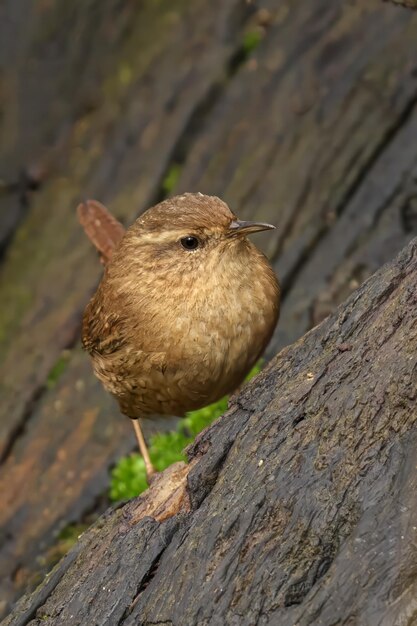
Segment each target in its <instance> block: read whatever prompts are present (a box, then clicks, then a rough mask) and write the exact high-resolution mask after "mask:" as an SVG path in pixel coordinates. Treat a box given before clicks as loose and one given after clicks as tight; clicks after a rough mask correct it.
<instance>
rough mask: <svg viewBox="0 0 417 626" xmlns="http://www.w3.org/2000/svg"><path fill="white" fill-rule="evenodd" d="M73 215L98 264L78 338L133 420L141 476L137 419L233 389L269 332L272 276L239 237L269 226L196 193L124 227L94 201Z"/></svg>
mask: <svg viewBox="0 0 417 626" xmlns="http://www.w3.org/2000/svg"><path fill="white" fill-rule="evenodd" d="M78 215H79V218H80V221H81V223H82V224H83V226H84V228H85V230H86V232H87V234H88V236H89V237H90V239H91V240H92V241H93V243H94V244H95V246H96V247H97V248H98V250H99V252H100V253H101V256H102V260H103V261H104V263H105V265H106V266H105V270H104V275H103V278H102V280H101V283H100V285H99V287H98V289H97V292H96V293H95V295H94V296H93V298H92V299H91V301H90V303H89V304H88V306H87V308H86V310H85V313H84V321H83V346H84V348H85V349H86V350H87V351H88V352H89V353H90V355H91V357H92V361H93V367H94V371H95V374H96V375H97V377H98V378H99V379H100V380H101V381H102V383H103V385H104V386H105V388H106V389H107V390H108V391H110V393H111V394H113V396H114V397H115V398H116V399H117V400H118V402H119V405H120V409H121V411H122V413H124V414H125V415H127V416H128V417H130V418H132V419H133V420H134V422H133V423H134V426H135V432H136V435H137V437H138V442H139V448H140V451H141V453H142V455H143V457H144V460H145V465H146V471H147V475H148V479H149V477H150V476H151V474H152V473H153V472H154V469H153V467H152V464H151V461H150V458H149V454H148V451H147V448H146V445H145V441H144V438H143V435H142V432H141V429H140V426H139V423H138V419H139V418H146V417H152V415H155V414H158V415H161V414H162V415H176V416H183V415H184V414H185V413H186V412H187V411H191V410H194V409H198V408H200V407H203V406H205V405H208V404H210V403H212V402H214V401H216V400H218V399H219V398H221V397H222V396H224V395H225V394H227V393H230V392H232V391H234V390H235V389H236V388H237V387H238V386H239V385H240V384H241V382H242V381H243V380H244V378H245V376H246V374H247V373H248V372H249V370H250V369H251V367H252V366H253V365H254V364H255V363H256V361H257V360H258V359H259V357H260V355H261V354H262V352H263V351H264V349H265V347H266V345H267V343H268V342H269V340H270V338H271V335H272V333H273V330H274V328H275V325H276V323H277V320H278V314H279V301H280V289H279V284H278V281H277V279H276V276H275V274H274V272H273V270H272V268H271V267H270V265H269V263H268V261H267V259H266V257H265V256H264V255H263V254H262V253H261V252H260V251H259V250H258V249H257V248H256V247H255V246H254V245H253V244H252V243H251V242H250V241H249V240H248V239H247V235H249V234H251V233H256V232H259V231H262V230H267V229H272V228H274V226H271V225H270V224H263V223H258V222H245V221H239V220H238V219H237V217H236V216H235V215H234V214H233V213H232V212H231V211H230V209H229V207H228V206H227V205H226V204H225V203H224V202H222V201H221V200H220V199H219V198H216V197H212V196H205V195H203V194H200V193H197V194H191V193H187V194H184V195H181V196H177V197H175V198H171V199H169V200H165V201H164V202H161V203H160V204H158V205H156V206H154V207H152V208H151V209H149V210H148V211H146V212H145V213H143V215H141V217H140V218H139V219H137V220H136V222H135V223H134V224H133V225H132V226H131V227H130V228H129V229H128V230H127V231H125V232H124V229H123V226H122V225H121V224H120V223H119V222H118V221H117V220H116V219H115V218H114V217H112V216H111V215H110V213H109V212H108V211H107V209H106V208H105V207H103V205H100V204H99V203H97V202H94V201H89V202H87V203H83V204H81V205H80V206H79V207H78Z"/></svg>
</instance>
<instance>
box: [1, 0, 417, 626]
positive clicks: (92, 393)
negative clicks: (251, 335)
mask: <svg viewBox="0 0 417 626" xmlns="http://www.w3.org/2000/svg"><path fill="white" fill-rule="evenodd" d="M260 7H262V8H261V10H259V9H260ZM10 11H11V13H10ZM8 14H10V15H11V16H12V19H9V18H8ZM3 17H4V19H2V18H3ZM248 35H249V37H248ZM257 38H259V42H258V45H257V46H256V45H255V47H252V46H253V44H254V43H255V44H256V40H257ZM0 41H1V42H2V45H1V46H0V48H1V50H2V51H3V56H2V57H1V59H0V65H1V67H2V68H4V72H3V70H2V78H1V85H2V86H1V92H2V97H1V105H0V108H1V115H0V135H1V136H2V141H1V142H0V178H1V179H2V180H1V181H0V230H2V233H3V232H4V233H5V237H6V240H7V249H6V250H4V248H3V256H2V258H1V259H0V263H1V265H0V302H1V305H0V396H1V402H0V493H1V495H2V506H1V507H0V537H1V541H0V619H1V618H2V617H3V616H4V615H5V614H6V612H7V611H9V610H10V608H11V606H12V605H13V602H14V601H15V600H16V599H17V598H18V597H19V596H20V595H21V594H22V593H24V590H26V589H28V588H33V587H34V585H35V584H37V583H38V582H39V580H40V579H41V577H42V576H43V575H44V574H45V572H46V571H49V570H50V568H51V564H52V563H53V562H54V559H55V550H56V547H55V544H56V541H57V536H58V535H59V533H60V531H61V529H63V528H65V526H66V525H68V524H71V523H79V522H81V523H84V522H89V521H90V514H91V511H94V512H95V511H97V510H98V509H99V508H100V509H101V506H102V503H103V500H104V499H105V494H106V493H107V490H108V483H109V476H108V471H109V468H110V467H111V466H112V465H113V464H114V463H115V462H116V460H117V459H119V458H120V456H122V455H124V454H127V453H128V452H129V451H131V450H132V449H133V447H134V445H135V441H134V437H133V434H132V433H131V430H132V429H131V426H130V424H129V423H128V421H127V420H125V419H123V418H122V417H121V416H120V414H119V411H118V409H117V408H116V406H115V405H114V403H113V400H112V398H111V397H110V396H109V395H108V394H106V393H105V392H104V390H103V388H102V386H101V384H100V382H99V381H97V380H96V379H95V377H94V375H93V372H92V369H91V364H90V362H89V359H88V358H87V355H85V354H83V353H82V351H81V349H80V347H79V343H78V340H79V335H80V320H81V314H82V310H83V308H84V307H85V305H86V303H87V301H88V298H89V295H90V294H91V293H92V292H93V291H94V289H95V286H96V284H97V281H98V279H99V275H100V271H101V270H100V264H99V263H98V261H97V258H96V255H95V253H94V251H93V250H92V247H91V246H90V245H89V243H88V241H87V240H86V238H85V236H84V234H83V232H82V229H81V228H80V226H79V225H78V223H77V220H76V218H75V215H74V212H75V207H76V206H77V204H78V203H79V202H80V200H82V199H85V198H89V197H90V198H91V197H93V198H97V199H99V200H101V201H103V202H104V203H105V204H107V205H108V206H109V208H110V209H111V210H112V212H114V214H115V215H116V216H117V217H118V218H119V219H120V220H122V221H123V223H124V224H125V225H127V224H130V223H131V222H132V221H133V219H134V218H135V217H136V216H137V215H138V214H139V213H140V212H141V211H143V210H144V209H146V208H148V207H149V206H150V205H151V204H152V203H153V202H154V201H156V200H158V199H160V198H161V197H162V196H163V195H164V194H166V193H167V188H166V175H167V173H168V174H169V173H172V168H174V171H175V172H176V176H179V180H178V181H177V184H175V185H173V184H171V186H170V193H172V194H176V193H181V192H183V191H201V192H204V193H208V194H215V195H218V196H220V197H221V198H222V199H224V200H226V201H227V202H228V203H229V205H230V207H231V208H232V210H234V211H236V213H237V214H238V215H239V217H241V218H242V219H248V220H250V219H252V220H258V221H264V222H272V223H273V224H276V225H277V227H278V228H277V230H276V231H274V233H273V234H272V233H271V234H268V235H267V236H266V237H265V238H264V239H263V237H262V233H260V234H259V238H258V239H257V244H258V245H260V246H264V250H265V252H267V254H268V255H269V256H270V258H271V261H272V263H273V265H274V267H275V269H276V271H277V273H278V275H279V277H280V280H281V283H282V285H283V291H284V298H283V302H282V313H281V322H280V324H279V325H278V328H277V332H276V334H275V336H274V338H273V340H272V342H271V344H270V346H269V348H268V353H267V358H270V357H272V356H274V355H275V354H276V353H277V352H278V351H279V349H281V348H282V347H283V346H285V345H289V344H291V343H293V342H294V341H295V340H297V339H299V337H301V336H302V335H303V334H304V333H305V332H306V331H307V330H309V329H310V328H312V327H313V326H315V325H316V324H317V323H319V322H320V321H321V320H322V319H324V317H326V315H328V313H330V312H333V311H334V310H335V309H336V307H337V306H338V305H339V304H341V303H342V302H343V301H345V300H346V298H347V297H348V296H349V294H350V293H351V292H352V291H353V290H355V289H356V288H357V287H358V286H359V285H360V284H361V283H362V282H363V281H364V280H366V279H367V278H369V277H370V276H371V275H372V274H373V273H374V272H375V271H376V270H377V269H378V268H379V267H381V265H382V264H383V263H385V262H386V261H388V260H389V259H392V258H393V257H394V255H395V254H397V253H398V251H399V250H401V249H402V248H403V247H404V246H405V245H406V244H407V243H408V242H409V241H410V240H411V239H412V238H413V237H415V236H416V235H417V142H416V141H414V138H415V137H416V136H417V72H416V59H417V12H416V11H414V12H412V11H411V10H408V11H407V10H401V9H400V8H398V7H396V6H395V5H394V4H392V3H391V2H386V3H382V2H381V0H365V1H364V2H351V3H348V2H346V0H332V1H331V2H329V0H314V2H305V1H304V0H297V1H294V2H276V0H262V2H261V3H257V2H251V3H247V2H244V1H243V0H212V2H207V0H193V2H184V0H172V1H170V2H155V0H146V1H144V2H140V3H135V2H125V3H123V2H120V0H91V1H89V2H85V0H73V1H72V2H68V1H67V0H56V1H55V2H38V3H36V2H25V1H24V0H20V1H19V0H7V1H6V2H4V3H0ZM251 41H252V43H251ZM358 42H360V46H358ZM248 44H249V45H248ZM0 56H1V51H0ZM3 74H4V76H3ZM3 79H4V80H3ZM3 92H4V94H3ZM3 95H4V97H3ZM176 176H174V178H176ZM36 181H38V182H39V183H40V186H39V188H38V189H37V190H36V191H35V190H34V186H36V185H34V183H36ZM6 183H7V184H6ZM42 183H44V184H42ZM6 192H7V193H6ZM29 196H30V197H29ZM28 200H29V206H28V205H27V201H28ZM20 219H21V222H20V226H19V227H18V229H17V231H16V233H15V236H14V237H11V233H12V232H14V229H15V227H16V222H18V221H19V220H20ZM13 224H14V225H13ZM2 233H1V234H0V239H1V235H2ZM0 245H1V244H0ZM63 349H65V354H64V358H62V356H61V352H62V350H63ZM103 506H104V505H103ZM86 517H87V519H86ZM51 554H52V557H51Z"/></svg>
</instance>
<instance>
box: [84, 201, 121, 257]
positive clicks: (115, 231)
mask: <svg viewBox="0 0 417 626" xmlns="http://www.w3.org/2000/svg"><path fill="white" fill-rule="evenodd" d="M77 215H78V219H79V221H80V224H81V226H82V227H83V228H84V230H85V233H86V235H87V237H88V238H89V240H90V241H91V243H92V244H93V245H94V246H95V247H96V248H97V250H98V252H99V253H100V259H101V262H102V263H103V264H106V263H107V262H108V261H109V260H110V258H111V255H112V254H113V250H114V249H115V247H116V246H117V244H118V243H119V241H120V240H121V238H122V237H123V235H124V232H125V229H124V226H123V224H121V223H120V222H119V221H118V220H117V219H116V218H115V217H113V215H112V214H111V213H110V211H108V210H107V209H106V207H105V206H104V205H103V204H101V203H100V202H97V200H87V201H86V202H81V204H79V205H78V207H77Z"/></svg>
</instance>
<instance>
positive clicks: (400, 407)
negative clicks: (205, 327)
mask: <svg viewBox="0 0 417 626" xmlns="http://www.w3.org/2000/svg"><path fill="white" fill-rule="evenodd" d="M416 312H417V240H414V242H413V243H411V244H410V245H409V246H408V247H407V248H406V249H405V250H404V251H403V252H402V253H401V254H400V255H399V257H398V258H397V259H396V261H395V262H393V263H392V264H390V265H388V266H386V267H384V268H383V269H382V270H381V271H380V272H379V273H377V274H376V275H375V276H374V277H372V278H371V279H370V280H369V281H367V282H366V283H365V284H364V285H363V286H362V287H361V288H360V289H359V290H358V291H357V292H356V293H354V294H353V295H352V296H351V297H350V298H349V299H348V301H347V302H346V303H345V304H344V305H343V306H341V307H340V308H339V309H338V310H337V311H336V313H335V314H334V315H333V316H331V317H330V318H328V319H327V320H325V321H324V322H323V323H322V324H321V325H320V326H318V327H316V328H315V329H314V330H312V331H311V332H310V333H308V334H307V335H306V336H305V337H303V338H302V339H301V340H300V341H298V342H297V343H296V344H294V345H293V346H291V347H289V348H286V349H284V350H283V351H282V352H281V353H280V354H279V355H278V356H277V357H276V358H275V359H274V360H273V361H272V362H271V363H270V365H269V366H268V367H267V369H266V370H265V371H264V372H262V374H260V375H259V376H258V377H257V378H256V379H255V380H253V381H252V382H251V383H250V384H249V385H248V386H247V387H246V388H245V389H244V390H243V391H242V393H241V394H240V395H239V396H238V397H235V398H234V399H233V400H232V402H231V406H230V409H229V411H228V412H227V413H226V414H225V415H224V416H223V417H222V418H220V419H219V420H218V421H217V422H216V423H215V424H214V425H213V426H212V427H211V428H209V429H207V430H206V431H205V432H204V433H202V434H201V436H200V437H199V439H198V441H196V442H195V444H194V445H193V447H192V448H191V450H190V452H189V456H190V459H191V461H192V463H191V468H190V470H189V473H188V477H187V481H188V486H187V490H186V492H187V496H188V497H187V498H185V499H184V498H180V499H179V501H178V503H177V505H176V510H177V513H176V514H174V515H173V516H171V517H170V518H168V519H165V520H163V521H160V520H161V514H160V512H159V513H158V515H156V516H155V517H157V519H158V520H159V521H157V519H155V518H154V513H153V512H152V509H151V508H150V507H151V506H152V500H153V498H154V496H153V492H154V491H155V490H156V486H155V487H152V488H151V489H150V491H149V492H148V493H147V495H145V496H144V497H143V498H138V499H136V500H134V501H131V502H129V503H128V504H126V505H125V506H123V507H121V508H119V509H118V510H116V511H112V512H109V513H107V515H105V516H104V517H103V518H102V519H101V520H100V521H99V522H98V523H97V524H96V525H95V527H93V528H92V529H91V530H89V531H87V532H86V533H85V534H84V535H83V536H82V538H81V540H80V542H79V544H78V545H77V546H76V547H75V548H74V549H73V550H72V551H71V552H70V553H69V554H68V555H67V556H66V557H65V559H64V560H63V561H62V562H61V563H60V564H59V565H58V566H57V568H56V569H55V570H54V571H53V572H52V574H51V575H50V576H49V577H48V578H47V579H46V581H45V583H44V584H43V585H42V586H41V587H40V588H39V589H38V590H37V591H36V592H35V593H34V594H33V595H32V596H31V597H27V598H24V599H23V600H22V601H21V602H20V603H19V604H18V606H17V608H16V609H15V611H14V613H13V614H12V615H11V616H10V618H9V619H7V620H6V621H5V622H4V624H5V626H6V625H7V626H26V625H27V624H29V625H30V626H41V625H42V626H45V625H51V626H52V625H54V626H57V625H58V624H62V625H64V624H65V625H67V624H73V625H78V624H79V625H81V624H83V625H84V624H100V625H104V624H106V625H109V626H110V625H114V624H118V625H119V626H121V625H125V626H133V625H139V624H141V625H151V624H172V625H178V626H179V625H183V624H187V626H191V625H194V624H195V625H201V624H206V625H208V624H216V625H217V624H239V625H242V626H244V625H248V626H249V625H253V624H264V625H266V624H271V625H273V624H280V626H293V625H294V624H299V625H300V626H307V625H310V624H311V625H313V624H321V625H322V626H330V625H333V624H340V625H342V624H346V625H347V624H349V625H350V626H353V625H357V626H359V625H360V626H374V625H375V626H376V625H380V624H386V625H387V626H388V625H389V626H396V625H400V624H408V625H410V626H411V625H412V624H415V623H416V615H417V613H416V610H417V609H416V597H417V582H416V562H417V561H416V548H415V545H416V535H417V526H416V519H417V518H416V514H417V510H416V506H417V505H416V498H415V493H416V487H417V474H416V463H417V453H416V449H417V448H416V444H417V430H416V421H417V414H416V399H417V315H416ZM183 483H184V473H183V470H182V469H180V484H181V485H182V484H183ZM158 506H159V505H158ZM169 507H170V512H171V513H172V512H173V510H175V507H174V509H172V503H169ZM154 510H155V509H154ZM162 518H163V516H162Z"/></svg>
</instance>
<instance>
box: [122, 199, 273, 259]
mask: <svg viewBox="0 0 417 626" xmlns="http://www.w3.org/2000/svg"><path fill="white" fill-rule="evenodd" d="M273 228H275V226H272V225H271V224H264V223H262V222H248V221H241V220H239V219H238V218H237V217H236V215H234V214H233V213H232V211H231V210H230V209H229V207H228V206H227V204H225V203H224V202H223V201H222V200H220V199H219V198H217V197H215V196H206V195H203V194H201V193H186V194H183V195H180V196H176V197H174V198H170V199H168V200H164V201H163V202H161V203H160V204H158V205H156V206H154V207H152V208H151V209H149V210H147V211H145V213H143V214H142V215H141V217H139V218H138V219H137V220H136V222H135V223H134V224H133V225H132V226H131V227H130V228H129V229H128V231H127V234H126V235H125V240H124V242H123V243H124V246H128V247H129V250H130V253H131V254H134V250H136V251H137V255H135V256H138V257H140V262H142V263H143V262H144V260H145V259H146V260H148V261H149V262H152V263H153V264H154V265H155V266H158V265H160V264H165V267H167V269H168V267H170V266H175V268H176V269H177V270H178V269H180V270H181V269H182V270H184V271H187V269H189V268H191V267H197V266H200V267H201V266H206V267H211V266H212V267H213V268H214V267H215V264H216V263H217V262H219V261H220V259H222V260H223V261H224V260H225V257H226V258H227V257H231V256H236V255H239V254H240V253H242V252H243V251H244V249H245V248H246V247H247V245H248V241H247V240H246V236H247V235H250V234H252V233H256V232H260V231H263V230H270V229H273ZM122 247H123V245H122ZM144 257H145V259H144ZM138 260H139V259H138Z"/></svg>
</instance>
